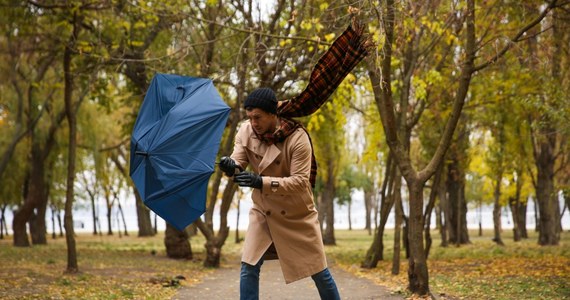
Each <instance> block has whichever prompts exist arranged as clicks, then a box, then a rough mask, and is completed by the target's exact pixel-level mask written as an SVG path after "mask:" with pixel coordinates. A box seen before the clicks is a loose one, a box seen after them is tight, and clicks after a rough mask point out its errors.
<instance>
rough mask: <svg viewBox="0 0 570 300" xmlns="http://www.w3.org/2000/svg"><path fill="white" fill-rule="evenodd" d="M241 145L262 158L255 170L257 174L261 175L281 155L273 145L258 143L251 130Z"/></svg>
mask: <svg viewBox="0 0 570 300" xmlns="http://www.w3.org/2000/svg"><path fill="white" fill-rule="evenodd" d="M243 145H244V146H245V147H246V148H248V149H249V150H250V151H252V152H253V153H255V154H256V155H258V156H260V157H262V159H261V162H260V163H259V167H258V170H257V172H258V173H259V174H262V173H263V171H264V170H265V169H267V167H269V165H271V163H273V161H275V159H276V158H277V157H279V155H280V154H281V150H280V149H279V147H277V146H276V145H275V144H272V145H267V144H266V143H263V142H262V141H260V140H259V138H258V137H257V136H256V135H255V133H254V132H253V129H251V128H249V130H248V136H247V137H246V139H245V140H244V142H243Z"/></svg>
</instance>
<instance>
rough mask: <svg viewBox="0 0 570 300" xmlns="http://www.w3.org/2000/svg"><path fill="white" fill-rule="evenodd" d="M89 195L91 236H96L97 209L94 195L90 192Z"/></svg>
mask: <svg viewBox="0 0 570 300" xmlns="http://www.w3.org/2000/svg"><path fill="white" fill-rule="evenodd" d="M87 192H88V193H89V200H90V202H91V219H92V220H93V235H98V233H97V207H96V205H95V195H94V194H93V193H92V192H91V191H87Z"/></svg>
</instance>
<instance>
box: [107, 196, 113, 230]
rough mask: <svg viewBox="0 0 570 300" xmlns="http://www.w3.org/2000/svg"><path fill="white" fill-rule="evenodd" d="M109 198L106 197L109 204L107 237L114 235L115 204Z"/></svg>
mask: <svg viewBox="0 0 570 300" xmlns="http://www.w3.org/2000/svg"><path fill="white" fill-rule="evenodd" d="M109 197H110V196H109V195H106V196H105V201H106V202H107V215H106V217H107V235H113V214H112V213H113V203H112V202H111V199H110V198H109Z"/></svg>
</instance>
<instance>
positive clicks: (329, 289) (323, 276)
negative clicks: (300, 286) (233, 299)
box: [239, 259, 340, 300]
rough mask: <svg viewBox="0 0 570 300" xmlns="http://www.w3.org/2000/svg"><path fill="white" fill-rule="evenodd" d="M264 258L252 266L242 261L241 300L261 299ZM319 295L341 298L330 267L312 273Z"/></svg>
mask: <svg viewBox="0 0 570 300" xmlns="http://www.w3.org/2000/svg"><path fill="white" fill-rule="evenodd" d="M262 264H263V259H260V260H259V262H258V263H257V264H256V265H255V266H252V265H250V264H246V263H244V262H242V263H241V274H240V281H239V295H240V297H239V298H240V300H258V299H259V273H260V270H261V265H262ZM311 278H313V281H314V282H315V285H316V286H317V289H318V290H319V295H320V296H321V299H323V300H340V295H339V293H338V289H337V287H336V283H335V282H334V279H333V277H332V275H331V273H330V272H329V269H328V268H325V269H324V270H322V271H320V272H319V273H316V274H313V275H311Z"/></svg>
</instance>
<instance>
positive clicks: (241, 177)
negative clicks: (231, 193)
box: [234, 172, 263, 189]
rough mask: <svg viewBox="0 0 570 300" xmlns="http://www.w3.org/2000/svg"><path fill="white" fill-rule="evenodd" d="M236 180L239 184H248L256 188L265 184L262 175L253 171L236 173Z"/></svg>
mask: <svg viewBox="0 0 570 300" xmlns="http://www.w3.org/2000/svg"><path fill="white" fill-rule="evenodd" d="M234 182H235V183H237V184H238V185H239V186H248V187H252V188H255V189H261V187H262V186H263V180H262V179H261V176H260V175H257V174H255V173H252V172H241V173H238V174H236V176H235V177H234Z"/></svg>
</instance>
